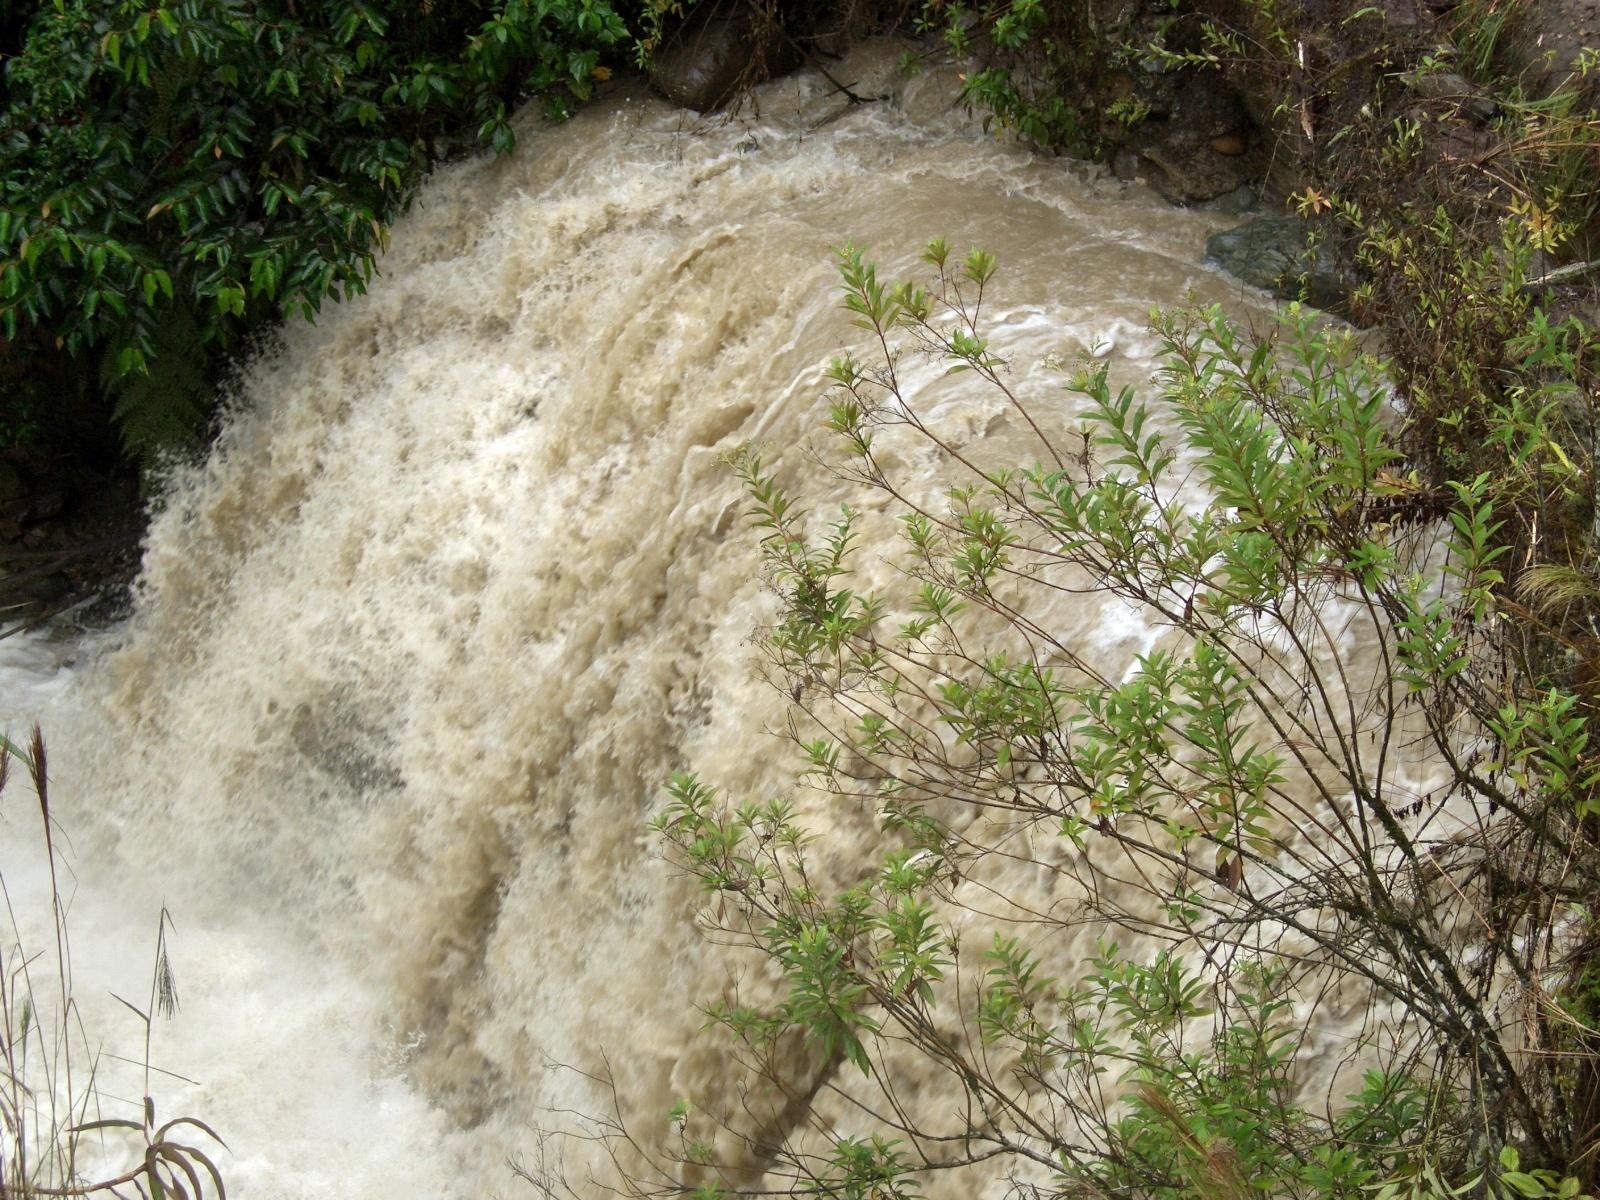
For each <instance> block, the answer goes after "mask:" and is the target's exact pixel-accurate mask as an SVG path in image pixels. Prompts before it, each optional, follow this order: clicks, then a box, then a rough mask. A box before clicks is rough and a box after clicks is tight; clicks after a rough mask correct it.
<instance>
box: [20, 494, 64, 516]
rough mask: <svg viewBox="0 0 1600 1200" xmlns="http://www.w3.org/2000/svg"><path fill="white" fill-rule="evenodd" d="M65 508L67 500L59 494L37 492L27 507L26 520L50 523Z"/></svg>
mask: <svg viewBox="0 0 1600 1200" xmlns="http://www.w3.org/2000/svg"><path fill="white" fill-rule="evenodd" d="M66 506H67V498H66V496H65V495H63V494H62V493H61V492H38V493H35V495H34V497H33V500H32V501H31V502H30V503H29V505H28V520H30V521H52V520H54V519H55V518H56V517H59V516H60V515H61V510H62V509H64V508H65V507H66Z"/></svg>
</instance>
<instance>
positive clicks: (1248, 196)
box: [1196, 183, 1263, 217]
mask: <svg viewBox="0 0 1600 1200" xmlns="http://www.w3.org/2000/svg"><path fill="white" fill-rule="evenodd" d="M1262 198H1263V189H1262V186H1261V185H1260V184H1259V183H1247V184H1245V185H1244V186H1243V187H1237V188H1234V189H1233V191H1231V192H1224V193H1223V194H1222V195H1220V196H1218V197H1216V199H1214V200H1207V201H1206V202H1205V203H1204V204H1200V205H1197V206H1196V207H1198V208H1203V209H1204V210H1205V211H1206V212H1217V213H1226V214H1227V215H1228V216H1230V217H1242V216H1244V215H1245V214H1247V213H1253V212H1259V211H1260V210H1261V203H1262Z"/></svg>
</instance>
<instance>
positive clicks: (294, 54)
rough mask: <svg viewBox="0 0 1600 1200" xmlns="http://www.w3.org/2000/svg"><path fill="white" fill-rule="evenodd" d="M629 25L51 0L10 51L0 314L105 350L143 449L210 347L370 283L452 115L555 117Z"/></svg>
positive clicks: (351, 6)
mask: <svg viewBox="0 0 1600 1200" xmlns="http://www.w3.org/2000/svg"><path fill="white" fill-rule="evenodd" d="M626 36H627V29H626V27H625V25H624V23H623V20H622V17H621V16H620V15H619V13H618V11H617V10H616V9H615V8H614V7H613V6H612V5H611V4H609V3H607V0H538V2H532V0H473V2H469V3H461V4H421V5H417V4H402V3H395V2H394V0H298V2H297V0H282V2H277V3H255V2H253V0H251V2H247V0H161V2H160V3H155V4H148V3H142V2H137V0H60V2H57V3H51V4H47V5H43V6H41V7H40V8H39V11H38V12H37V14H36V15H34V16H33V18H32V21H31V23H30V24H29V25H28V27H27V39H26V42H25V44H24V46H23V47H22V49H21V53H20V54H18V55H17V56H15V57H13V58H11V59H10V60H8V61H7V63H6V65H5V109H4V112H3V113H0V328H3V331H4V333H5V336H6V337H7V339H9V340H10V341H11V342H12V343H13V346H14V347H15V345H16V343H17V342H18V339H20V338H23V337H24V336H25V335H27V334H28V333H29V331H32V330H39V331H42V333H43V334H44V335H45V336H46V337H47V338H48V339H52V340H53V342H54V345H55V346H56V347H57V348H58V349H59V350H60V351H62V352H64V353H65V354H67V355H73V356H81V355H86V354H90V353H93V354H95V355H98V356H99V357H100V361H101V362H102V364H103V369H102V373H103V375H104V376H105V378H106V379H107V380H108V381H110V382H111V383H112V384H113V385H119V384H120V385H123V390H122V392H121V395H120V398H119V400H118V418H119V422H120V425H121V428H122V430H123V432H124V434H125V436H126V437H127V438H128V440H129V442H130V443H131V448H132V449H134V450H135V451H138V452H145V451H148V450H150V449H153V448H155V447H156V446H158V445H159V444H160V443H161V442H163V441H165V440H167V439H169V438H170V436H171V434H172V433H173V432H174V429H173V426H174V420H173V418H174V416H175V415H176V414H177V412H178V411H179V410H180V409H181V408H182V406H184V405H191V406H192V405H194V404H195V403H196V396H195V392H194V389H193V386H192V377H194V376H196V375H203V373H204V367H205V365H206V359H207V356H208V354H209V353H210V352H211V351H212V350H213V349H214V348H216V347H220V346H226V345H228V344H230V343H231V342H233V341H234V340H235V339H237V337H238V336H239V335H240V334H241V333H243V332H244V331H247V330H248V329H250V328H252V327H254V326H256V325H258V324H260V323H261V322H262V321H264V320H268V319H271V318H273V317H277V316H280V315H281V316H304V317H306V318H312V317H314V316H315V314H316V313H317V312H318V311H319V310H320V308H321V306H322V305H323V303H324V302H326V301H328V300H330V299H333V300H337V299H340V298H343V297H346V296H349V295H351V294H354V293H357V292H360V291H362V290H364V289H365V287H366V286H367V284H368V282H369V281H370V279H371V277H372V274H373V271H374V268H375V262H376V257H377V254H378V252H379V251H380V250H381V248H382V246H383V241H384V230H385V226H386V225H387V223H388V222H389V221H390V220H392V219H393V218H394V216H395V215H396V214H398V213H399V212H400V211H402V210H403V208H404V207H405V204H406V202H407V201H408V199H409V197H410V196H411V194H412V192H413V190H414V189H415V187H416V185H417V183H418V181H419V180H420V178H421V176H422V173H423V172H424V171H425V170H426V169H427V168H428V166H429V165H430V164H431V163H432V162H433V161H434V159H435V158H436V157H437V156H438V155H439V154H440V153H442V152H444V151H445V150H446V149H448V148H449V145H450V144H451V139H452V138H454V137H455V136H456V134H457V131H458V130H460V129H463V128H468V129H470V130H472V131H473V133H474V134H475V136H476V138H477V139H478V140H479V141H481V142H482V143H484V144H486V145H490V146H492V147H494V148H495V149H496V150H500V151H504V150H507V149H509V148H510V147H511V145H512V141H513V135H512V130H511V126H510V124H509V120H508V109H509V106H510V105H511V104H513V103H515V102H517V101H518V100H519V98H521V97H523V96H525V95H534V96H538V97H540V98H542V100H543V102H544V104H545V105H546V107H547V109H548V110H549V111H550V112H551V113H553V114H555V115H564V114H565V113H567V112H569V111H570V110H571V108H572V106H573V104H575V103H576V102H578V101H580V100H582V99H584V98H585V97H587V96H588V95H589V94H590V90H591V88H592V87H593V81H594V80H595V79H597V78H602V77H603V76H604V75H605V73H606V68H604V67H603V66H602V65H601V56H602V54H604V53H606V52H607V51H609V50H610V49H611V48H613V47H615V46H617V45H618V43H620V42H622V41H623V40H624V39H625V38H626ZM158 357H166V358H168V359H169V360H170V359H174V358H181V359H182V360H183V361H182V362H181V363H178V364H169V366H168V367H167V368H166V370H167V372H168V375H167V377H166V378H162V379H157V378H154V377H152V376H151V375H150V371H151V368H152V365H153V363H154V362H155V360H156V359H157V358H158ZM134 381H144V382H134ZM130 383H131V386H128V385H129V384H130ZM190 425H192V419H184V420H183V421H181V422H178V428H182V427H185V426H190Z"/></svg>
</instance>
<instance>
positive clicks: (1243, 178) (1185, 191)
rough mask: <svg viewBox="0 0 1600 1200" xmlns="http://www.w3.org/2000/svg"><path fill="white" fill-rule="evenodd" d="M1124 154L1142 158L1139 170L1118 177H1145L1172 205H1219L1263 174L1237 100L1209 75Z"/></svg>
mask: <svg viewBox="0 0 1600 1200" xmlns="http://www.w3.org/2000/svg"><path fill="white" fill-rule="evenodd" d="M1125 149H1126V150H1127V151H1128V152H1131V153H1133V154H1136V155H1137V156H1138V165H1137V167H1136V168H1134V169H1132V170H1131V171H1130V170H1129V169H1128V167H1127V166H1124V167H1123V168H1122V170H1119V171H1118V173H1119V174H1122V173H1123V172H1124V171H1128V173H1129V174H1130V175H1136V176H1142V177H1143V178H1145V179H1146V180H1147V181H1148V182H1149V183H1150V185H1151V186H1152V187H1154V188H1155V189H1156V191H1158V192H1160V193H1161V194H1162V195H1163V196H1165V197H1166V198H1167V199H1168V200H1170V201H1172V202H1173V203H1174V204H1194V203H1197V202H1199V201H1204V200H1212V199H1215V198H1216V197H1218V196H1221V195H1224V194H1226V193H1228V192H1232V191H1235V190H1237V189H1238V188H1240V187H1243V186H1245V185H1246V184H1248V183H1252V182H1254V181H1255V180H1256V179H1258V178H1259V176H1260V174H1261V164H1260V163H1259V162H1258V161H1257V156H1256V155H1254V154H1251V153H1250V149H1251V141H1250V120H1249V118H1248V117H1247V116H1246V115H1245V111H1244V107H1243V105H1242V104H1241V103H1240V101H1239V97H1238V96H1237V95H1236V94H1235V93H1234V92H1233V90H1232V89H1231V88H1229V87H1228V86H1227V85H1226V84H1225V83H1223V82H1221V81H1220V80H1217V79H1214V78H1211V77H1209V76H1205V75H1196V76H1194V77H1193V79H1191V80H1190V81H1189V82H1188V84H1187V85H1186V86H1185V87H1184V88H1183V89H1182V90H1181V91H1179V92H1178V93H1177V94H1176V97H1175V101H1174V104H1173V108H1172V111H1171V113H1170V114H1169V115H1168V117H1167V118H1166V119H1165V120H1150V121H1146V122H1144V123H1143V124H1142V125H1141V126H1140V127H1139V128H1138V129H1137V130H1136V131H1135V133H1134V136H1133V137H1132V138H1130V139H1129V141H1128V144H1127V146H1126V148H1125Z"/></svg>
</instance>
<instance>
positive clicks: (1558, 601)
mask: <svg viewBox="0 0 1600 1200" xmlns="http://www.w3.org/2000/svg"><path fill="white" fill-rule="evenodd" d="M1517 592H1518V594H1519V595H1521V597H1522V598H1523V599H1524V600H1525V601H1527V602H1528V604H1529V606H1531V607H1532V608H1534V609H1535V610H1536V611H1538V612H1539V613H1541V614H1545V615H1548V614H1550V613H1551V612H1553V611H1554V610H1556V609H1558V608H1563V607H1565V606H1567V605H1569V604H1583V603H1592V602H1593V601H1595V600H1597V599H1600V580H1597V579H1595V578H1594V577H1593V576H1592V575H1588V574H1585V573H1584V572H1583V571H1579V570H1577V569H1575V568H1573V567H1563V566H1558V565H1556V564H1555V563H1540V564H1538V565H1536V566H1532V567H1529V568H1528V569H1527V570H1526V571H1524V572H1523V573H1522V578H1521V579H1520V580H1519V581H1518V584H1517Z"/></svg>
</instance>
